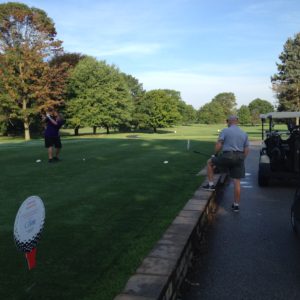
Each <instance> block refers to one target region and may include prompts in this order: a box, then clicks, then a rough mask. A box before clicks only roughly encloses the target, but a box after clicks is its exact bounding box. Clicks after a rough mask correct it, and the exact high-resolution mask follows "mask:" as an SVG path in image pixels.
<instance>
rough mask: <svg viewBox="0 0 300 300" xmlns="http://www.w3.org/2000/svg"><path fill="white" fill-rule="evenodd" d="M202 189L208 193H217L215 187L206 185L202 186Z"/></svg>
mask: <svg viewBox="0 0 300 300" xmlns="http://www.w3.org/2000/svg"><path fill="white" fill-rule="evenodd" d="M201 188H202V189H203V190H206V191H215V190H216V187H215V186H214V185H209V184H205V185H202V186H201Z"/></svg>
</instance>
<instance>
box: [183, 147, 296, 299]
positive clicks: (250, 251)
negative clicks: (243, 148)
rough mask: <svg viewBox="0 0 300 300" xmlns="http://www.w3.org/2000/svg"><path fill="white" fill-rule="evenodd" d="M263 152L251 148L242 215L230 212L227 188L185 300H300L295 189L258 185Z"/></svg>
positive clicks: (220, 201)
mask: <svg viewBox="0 0 300 300" xmlns="http://www.w3.org/2000/svg"><path fill="white" fill-rule="evenodd" d="M258 158H259V148H258V147H257V146H252V147H251V152H250V155H249V157H248V158H247V160H246V171H247V176H246V178H245V179H244V180H243V181H242V202H241V206H240V212H239V213H234V212H232V211H231V208H230V206H231V203H232V195H233V191H232V189H233V186H232V183H230V184H229V185H228V186H227V187H225V188H224V192H223V194H222V195H221V196H219V199H218V200H217V201H218V203H219V209H218V212H217V215H216V219H215V221H214V223H213V225H212V226H211V229H210V232H209V234H208V250H207V253H205V254H204V255H203V256H202V258H201V264H199V265H197V269H196V271H195V274H193V276H192V277H191V278H189V280H190V281H192V282H193V285H191V286H190V287H189V288H188V289H187V290H186V291H185V294H184V295H183V299H184V300H197V299H201V300H212V299H216V300H226V299H230V300H234V299H239V300H241V299H243V300H246V299H256V300H259V299H271V300H276V299H282V300H286V299H289V300H291V299H300V238H296V237H295V235H294V233H293V231H292V228H291V225H290V206H291V202H292V198H293V194H294V192H295V187H296V186H295V185H292V184H290V185H289V186H288V187H286V186H284V185H280V183H279V182H277V183H276V182H273V183H272V185H271V186H270V187H267V188H260V187H259V186H258V185H257V166H258Z"/></svg>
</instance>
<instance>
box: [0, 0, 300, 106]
mask: <svg viewBox="0 0 300 300" xmlns="http://www.w3.org/2000/svg"><path fill="white" fill-rule="evenodd" d="M5 2H7V1H1V0H0V3H5ZM18 2H22V3H25V4H27V5H28V6H30V7H32V6H34V7H37V8H40V9H42V10H44V11H45V12H46V13H47V15H48V16H49V17H50V18H51V19H52V20H53V21H54V23H55V27H56V30H57V37H58V39H60V40H62V41H63V46H64V49H65V51H67V52H78V53H82V54H87V55H91V56H94V57H96V58H97V59H98V60H105V61H106V62H107V63H109V64H114V65H116V66H117V67H118V68H119V69H120V70H121V71H122V72H125V73H127V74H130V75H132V76H134V77H135V78H137V79H138V80H139V82H140V83H142V84H143V87H144V89H146V90H152V89H174V90H176V91H179V92H180V93H181V97H182V99H183V100H184V101H185V102H186V103H187V104H191V105H193V106H194V107H195V108H196V109H198V108H200V107H201V106H203V105H204V104H205V103H208V102H210V101H211V100H212V99H213V98H214V97H215V96H216V95H217V94H219V93H223V92H232V93H234V94H235V96H236V101H237V104H238V107H240V106H241V105H248V104H249V103H250V102H251V101H252V100H254V99H256V98H261V99H264V100H267V101H269V102H271V103H272V104H275V105H276V97H275V94H274V93H273V91H272V89H271V81H270V77H271V76H272V75H274V74H275V73H277V66H276V63H280V60H279V55H280V53H281V52H282V51H283V46H284V44H285V42H286V41H287V39H288V38H293V37H294V36H295V34H296V33H298V32H300V1H299V0H252V1H251V0H144V1H143V0H106V1H105V0H72V1H71V0H60V1H58V0H24V1H18Z"/></svg>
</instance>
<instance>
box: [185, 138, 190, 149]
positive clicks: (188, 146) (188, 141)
mask: <svg viewBox="0 0 300 300" xmlns="http://www.w3.org/2000/svg"><path fill="white" fill-rule="evenodd" d="M186 150H187V151H189V150H190V140H187V144H186Z"/></svg>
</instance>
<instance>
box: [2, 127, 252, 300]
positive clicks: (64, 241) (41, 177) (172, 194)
mask: <svg viewBox="0 0 300 300" xmlns="http://www.w3.org/2000/svg"><path fill="white" fill-rule="evenodd" d="M217 128H222V127H220V125H219V126H200V125H199V126H190V127H189V126H186V127H180V128H175V129H172V131H171V130H170V131H165V132H164V133H157V134H136V135H137V136H136V135H133V134H132V135H131V134H112V135H109V136H106V135H98V136H96V137H95V138H81V139H80V138H77V139H72V138H64V139H63V147H64V148H63V152H62V159H63V160H62V162H59V163H55V164H49V163H48V162H47V157H46V149H44V146H43V141H42V140H33V141H32V142H28V143H24V142H20V141H17V142H13V141H10V142H9V141H4V142H3V143H1V144H0V166H1V180H0V208H1V209H0V266H1V272H0V299H103V300H109V299H113V298H114V296H115V295H116V294H117V293H118V292H120V290H121V289H122V288H123V287H124V284H125V283H126V281H127V279H128V277H129V276H130V275H131V274H132V272H134V271H135V269H136V268H137V267H138V265H139V264H140V262H141V260H142V259H143V257H144V256H145V255H146V254H147V253H148V252H149V251H150V250H151V248H152V247H153V245H154V243H155V242H156V241H157V240H158V239H159V238H160V236H161V235H162V234H163V232H164V230H165V229H166V228H167V227H168V225H169V224H170V223H171V222H172V220H173V219H174V217H175V216H176V214H177V213H178V211H179V210H180V209H181V208H182V207H183V206H184V204H185V203H186V201H187V200H188V199H189V198H190V197H191V196H192V195H193V193H194V192H195V190H196V189H197V188H198V187H199V185H200V184H201V182H202V180H203V177H199V176H196V174H197V173H198V172H199V170H200V169H201V168H202V167H203V166H204V165H205V162H206V160H207V158H208V157H209V154H210V153H212V152H213V145H214V141H215V139H216V137H217V135H218V132H217ZM173 130H176V133H174V131H173ZM255 132H256V131H255ZM188 139H189V140H190V150H189V151H188V150H187V140H188ZM193 150H198V151H202V152H204V153H207V154H208V155H200V154H196V153H194V152H193ZM37 159H41V160H42V162H40V163H37V162H36V160H37ZM164 161H168V163H167V164H166V163H164ZM31 195H38V196H40V197H41V198H42V200H43V201H44V204H45V208H46V222H45V228H44V231H43V233H42V239H41V241H40V243H39V245H38V250H37V267H36V269H33V270H32V271H28V269H27V265H26V261H25V258H24V254H23V253H21V252H19V251H18V250H17V249H16V247H15V245H14V241H13V225H14V220H15V215H16V213H17V210H18V208H19V206H20V204H21V203H22V202H23V201H24V200H25V199H26V198H27V197H28V196H31Z"/></svg>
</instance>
